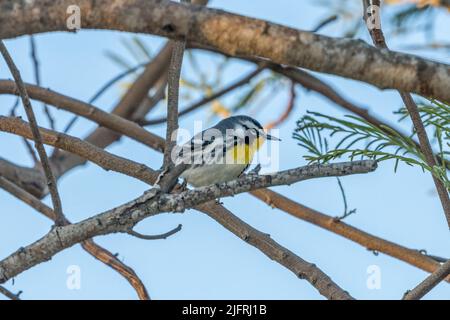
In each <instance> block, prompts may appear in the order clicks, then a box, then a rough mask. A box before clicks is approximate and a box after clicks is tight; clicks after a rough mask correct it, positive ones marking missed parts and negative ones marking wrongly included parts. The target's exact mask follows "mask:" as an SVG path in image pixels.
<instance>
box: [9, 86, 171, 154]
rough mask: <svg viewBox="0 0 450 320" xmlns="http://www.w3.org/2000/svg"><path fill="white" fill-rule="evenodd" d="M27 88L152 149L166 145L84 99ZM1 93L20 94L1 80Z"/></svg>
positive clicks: (43, 98) (162, 148) (54, 104)
mask: <svg viewBox="0 0 450 320" xmlns="http://www.w3.org/2000/svg"><path fill="white" fill-rule="evenodd" d="M25 88H26V90H27V92H28V94H29V96H30V97H31V98H32V99H36V100H39V101H42V102H45V103H46V104H49V105H53V106H56V107H58V108H60V109H63V110H66V111H69V112H72V113H75V114H77V115H79V116H81V117H84V118H86V119H89V120H91V121H94V122H96V123H98V124H99V125H100V126H102V127H105V128H108V129H111V130H114V131H116V132H118V133H121V134H123V135H126V136H127V137H130V138H132V139H134V140H136V141H138V142H141V143H143V144H145V145H147V146H149V147H151V148H152V149H155V150H159V151H162V150H164V145H163V144H160V143H155V142H157V139H155V137H154V135H153V134H152V133H151V132H149V131H147V130H145V129H144V128H142V127H141V126H139V125H138V124H136V123H134V122H133V121H130V120H127V119H125V118H123V117H120V116H118V115H116V114H113V113H108V112H105V111H103V110H101V109H98V108H96V107H94V106H93V105H90V104H87V103H84V102H83V101H80V100H77V99H74V98H70V97H68V96H65V95H63V94H60V93H57V92H55V91H52V90H50V89H44V88H41V87H38V86H35V85H31V84H25ZM0 94H15V95H18V94H19V93H18V91H17V87H16V85H15V83H14V82H13V81H10V80H0Z"/></svg>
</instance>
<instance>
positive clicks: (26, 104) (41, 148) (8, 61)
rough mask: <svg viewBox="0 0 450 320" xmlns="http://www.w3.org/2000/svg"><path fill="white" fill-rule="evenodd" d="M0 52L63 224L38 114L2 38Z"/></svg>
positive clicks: (59, 219) (58, 220)
mask: <svg viewBox="0 0 450 320" xmlns="http://www.w3.org/2000/svg"><path fill="white" fill-rule="evenodd" d="M0 52H1V54H2V55H3V58H4V59H5V61H6V64H7V65H8V67H9V69H10V71H11V74H12V75H13V77H14V80H15V81H16V85H17V89H18V90H19V92H20V96H21V98H22V104H23V106H24V108H25V112H26V114H27V117H28V121H29V122H30V125H31V131H32V133H33V138H34V139H33V140H34V141H35V147H36V149H37V151H38V154H39V158H40V160H41V164H42V167H43V169H44V172H45V176H46V178H47V185H48V188H49V190H50V195H51V198H52V203H53V210H54V211H55V212H56V214H57V215H58V219H56V221H55V223H56V224H57V225H61V224H62V223H64V218H63V217H64V216H63V211H62V205H61V199H60V197H59V193H58V188H57V185H56V179H55V176H54V175H53V172H52V169H51V167H50V162H49V160H48V157H47V153H46V152H45V148H44V145H43V144H42V138H41V134H40V133H39V129H38V125H37V121H36V116H35V115H34V111H33V107H32V106H31V102H30V99H29V97H28V93H27V90H26V89H25V85H24V83H23V81H22V77H21V76H20V72H19V70H18V69H17V67H16V65H15V64H14V61H13V60H12V58H11V56H10V55H9V52H8V49H7V48H6V46H5V45H4V43H3V41H1V40H0Z"/></svg>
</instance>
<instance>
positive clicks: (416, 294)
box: [403, 260, 450, 300]
mask: <svg viewBox="0 0 450 320" xmlns="http://www.w3.org/2000/svg"><path fill="white" fill-rule="evenodd" d="M449 274H450V260H447V262H445V263H444V264H443V265H442V266H440V267H439V269H437V270H436V271H435V272H433V273H432V274H431V275H429V276H428V277H427V278H426V279H425V280H423V281H422V282H421V283H419V285H417V287H415V288H414V289H412V290H411V291H409V292H407V293H406V295H405V296H404V297H403V299H404V300H419V299H420V298H422V297H423V296H424V295H426V294H427V293H428V292H430V291H431V289H433V288H434V287H435V286H437V285H438V283H439V282H441V281H442V280H444V279H445V278H446V277H447V276H448V275H449Z"/></svg>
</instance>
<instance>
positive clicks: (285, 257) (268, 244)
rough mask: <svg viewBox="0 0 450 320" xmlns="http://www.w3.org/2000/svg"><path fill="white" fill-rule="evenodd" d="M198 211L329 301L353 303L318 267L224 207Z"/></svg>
mask: <svg viewBox="0 0 450 320" xmlns="http://www.w3.org/2000/svg"><path fill="white" fill-rule="evenodd" d="M198 208H199V210H200V211H202V212H203V213H205V214H207V215H208V216H210V217H211V218H213V219H214V220H216V221H217V222H218V223H220V224H221V225H222V226H223V227H225V228H226V229H227V230H228V231H230V232H232V233H233V234H235V235H236V236H237V237H239V238H240V239H242V240H243V241H245V242H246V243H248V244H250V245H252V246H254V247H256V248H258V249H260V250H261V251H262V252H263V253H264V254H265V255H266V256H268V257H269V258H270V259H272V260H274V261H276V262H278V263H279V264H281V265H282V266H284V267H285V268H287V269H288V270H290V271H292V272H293V273H294V274H295V275H296V276H297V277H298V278H300V279H306V280H307V281H308V282H309V283H311V284H312V285H313V286H314V287H315V288H316V289H317V290H318V291H319V293H320V294H321V295H323V296H325V297H326V298H328V299H330V300H335V299H336V300H349V299H353V298H352V297H351V296H350V294H349V293H348V292H346V291H344V290H343V289H342V288H340V287H339V286H338V285H337V284H336V283H334V282H333V280H331V278H330V277H329V276H327V275H326V274H325V273H324V272H323V271H322V270H320V269H319V268H318V267H317V266H316V265H314V264H312V263H310V262H307V261H305V260H303V259H302V258H300V257H299V256H297V255H296V254H295V253H294V252H292V251H290V250H288V249H287V248H284V247H283V246H281V245H279V244H278V243H277V242H275V241H274V240H272V239H271V238H270V236H269V235H268V234H265V233H262V232H261V231H258V230H256V229H255V228H253V227H252V226H250V225H249V224H247V223H245V222H244V221H242V220H241V219H239V218H238V217H237V216H235V215H234V214H233V213H231V212H230V211H228V210H227V209H225V208H224V207H222V206H218V205H217V204H216V203H214V202H208V203H204V204H202V205H200V206H199V207H198Z"/></svg>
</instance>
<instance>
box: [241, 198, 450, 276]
mask: <svg viewBox="0 0 450 320" xmlns="http://www.w3.org/2000/svg"><path fill="white" fill-rule="evenodd" d="M250 194H251V195H252V196H254V197H256V198H258V199H259V200H261V201H263V202H265V203H267V204H268V205H269V206H271V207H273V208H278V209H280V210H283V211H284V212H286V213H288V214H290V215H292V216H294V217H296V218H299V219H301V220H304V221H306V222H309V223H312V224H314V225H316V226H318V227H320V228H323V229H325V230H328V231H331V232H333V233H335V234H338V235H340V236H342V237H344V238H346V239H348V240H351V241H353V242H355V243H358V244H360V245H362V246H363V247H365V248H367V249H370V250H376V251H377V252H383V253H385V254H387V255H389V256H391V257H394V258H397V259H399V260H402V261H404V262H406V263H409V264H410V265H412V266H415V267H417V268H420V269H422V270H424V271H427V272H430V273H432V272H435V271H436V270H437V269H438V268H439V263H438V262H436V261H435V260H434V259H432V258H430V257H428V256H426V255H425V254H422V253H421V252H420V250H413V249H409V248H406V247H404V246H401V245H399V244H396V243H393V242H391V241H388V240H384V239H382V238H380V237H377V236H374V235H371V234H370V233H367V232H365V231H362V230H360V229H358V228H355V227H352V226H351V225H348V224H346V223H345V222H342V221H336V220H335V219H334V218H333V217H332V216H328V215H326V214H323V213H320V212H318V211H316V210H313V209H311V208H308V207H306V206H304V205H302V204H300V203H298V202H295V201H293V200H291V199H289V198H287V197H284V196H283V195H281V194H279V193H277V192H274V191H272V190H269V189H260V190H255V191H252V192H251V193H250ZM447 281H448V282H450V277H449V278H448V279H447Z"/></svg>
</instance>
